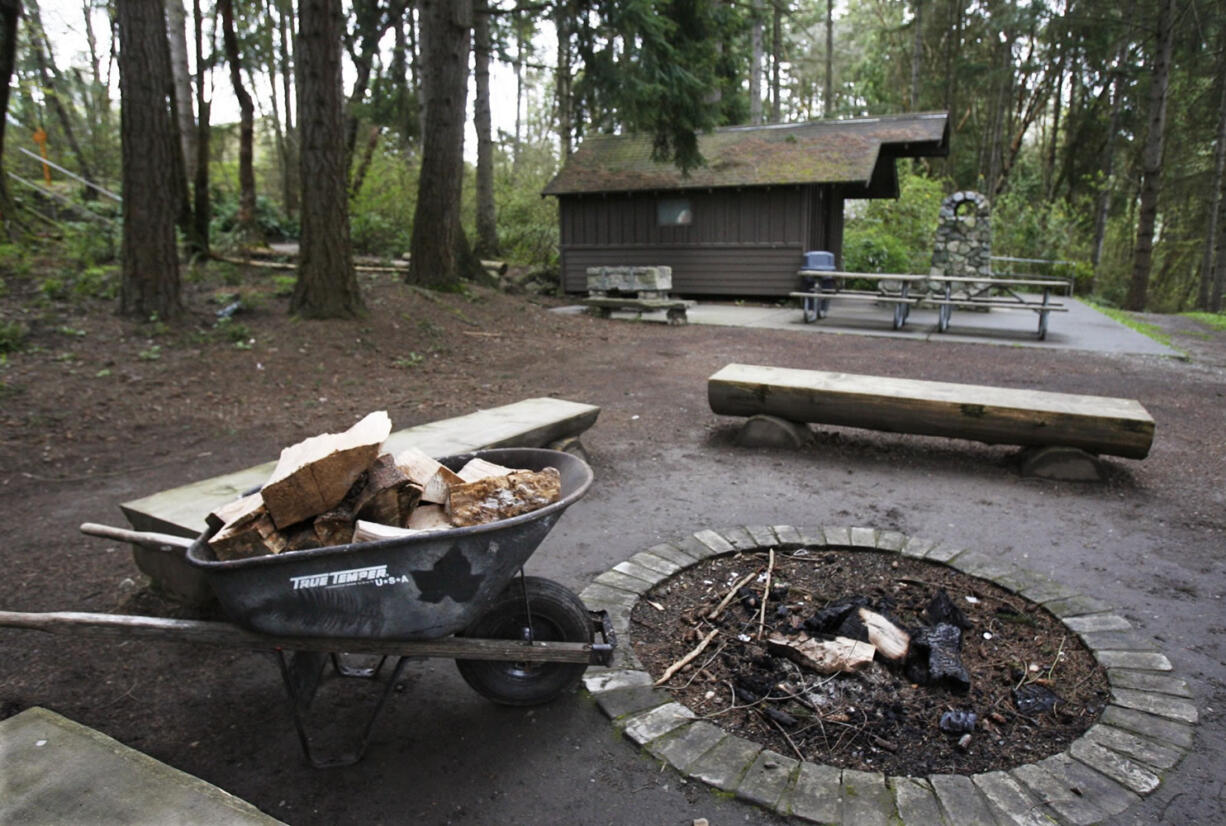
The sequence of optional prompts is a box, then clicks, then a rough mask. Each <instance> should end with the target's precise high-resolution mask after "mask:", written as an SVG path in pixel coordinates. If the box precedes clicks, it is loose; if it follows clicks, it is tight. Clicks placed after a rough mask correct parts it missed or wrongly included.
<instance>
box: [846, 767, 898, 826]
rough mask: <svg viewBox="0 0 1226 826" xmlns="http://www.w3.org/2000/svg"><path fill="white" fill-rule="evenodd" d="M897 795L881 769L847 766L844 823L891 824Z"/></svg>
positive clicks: (870, 825) (882, 825)
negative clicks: (869, 769) (892, 790)
mask: <svg viewBox="0 0 1226 826" xmlns="http://www.w3.org/2000/svg"><path fill="white" fill-rule="evenodd" d="M893 814H894V795H893V793H892V792H891V791H890V789H889V788H887V787H886V785H885V775H883V774H881V773H880V772H865V771H856V770H854V769H843V820H842V822H843V823H855V824H856V826H889V823H890V820H891V819H892V817H891V816H892V815H893Z"/></svg>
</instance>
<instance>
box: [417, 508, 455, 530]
mask: <svg viewBox="0 0 1226 826" xmlns="http://www.w3.org/2000/svg"><path fill="white" fill-rule="evenodd" d="M406 527H409V528H412V529H413V530H415V531H437V530H443V529H446V528H454V527H455V525H452V524H451V520H450V519H448V518H447V511H446V510H445V509H444V508H443V506H442V505H418V506H417V507H416V508H414V509H413V513H412V515H410V516H409V524H408V525H407V526H406Z"/></svg>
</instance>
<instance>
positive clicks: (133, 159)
mask: <svg viewBox="0 0 1226 826" xmlns="http://www.w3.org/2000/svg"><path fill="white" fill-rule="evenodd" d="M116 11H117V16H118V24H119V27H118V28H119V41H120V50H119V91H120V97H121V100H122V113H121V117H120V133H121V135H122V141H123V195H124V198H123V244H122V258H123V277H122V280H121V282H120V289H119V312H120V314H122V315H127V316H134V317H139V318H149V317H151V316H153V315H156V316H157V317H158V318H159V319H162V320H167V319H172V318H175V317H177V316H178V315H179V314H180V313H181V312H182V305H181V303H180V299H179V256H178V252H177V250H176V248H175V216H176V214H177V207H178V204H177V203H176V201H175V193H174V192H173V191H172V188H170V187H167V186H166V181H165V175H166V170H168V169H172V168H173V164H174V153H175V146H174V143H175V131H174V124H173V122H172V121H171V115H170V106H169V101H168V100H167V94H166V93H167V88H166V77H167V74H168V73H169V70H170V50H169V47H168V45H167V42H166V18H165V16H164V14H163V11H162V4H161V3H149V2H143V0H119V3H118V5H117V9H116Z"/></svg>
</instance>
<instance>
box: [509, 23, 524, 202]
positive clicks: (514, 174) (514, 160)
mask: <svg viewBox="0 0 1226 826" xmlns="http://www.w3.org/2000/svg"><path fill="white" fill-rule="evenodd" d="M526 40H527V38H525V37H524V28H523V22H522V21H521V20H520V19H519V18H518V16H516V18H515V146H514V147H513V148H512V150H511V152H512V154H511V180H512V181H515V182H518V181H519V157H520V154H521V149H522V146H521V143H522V140H523V138H522V135H523V120H524V43H525V41H526Z"/></svg>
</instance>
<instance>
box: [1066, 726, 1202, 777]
mask: <svg viewBox="0 0 1226 826" xmlns="http://www.w3.org/2000/svg"><path fill="white" fill-rule="evenodd" d="M1084 737H1085V739H1087V740H1090V741H1091V742H1094V743H1098V744H1099V745H1100V746H1106V747H1107V748H1109V749H1111V750H1112V751H1115V752H1119V753H1120V754H1122V755H1124V756H1126V757H1131V758H1133V759H1135V760H1139V761H1141V762H1142V763H1145V764H1147V765H1150V766H1153V767H1154V768H1155V769H1170V768H1174V766H1175V765H1176V764H1177V763H1178V762H1179V761H1180V760H1182V759H1183V756H1184V754H1186V753H1187V752H1185V751H1184V750H1183V749H1181V748H1179V747H1177V746H1172V745H1170V744H1167V743H1159V742H1158V741H1157V740H1150V739H1149V738H1148V737H1142V736H1141V735H1139V734H1133V733H1132V732H1130V731H1125V730H1124V729H1122V728H1116V727H1115V726H1109V725H1107V724H1106V723H1099V724H1097V725H1095V726H1091V727H1090V730H1089V731H1087V732H1086V733H1085V735H1084Z"/></svg>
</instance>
